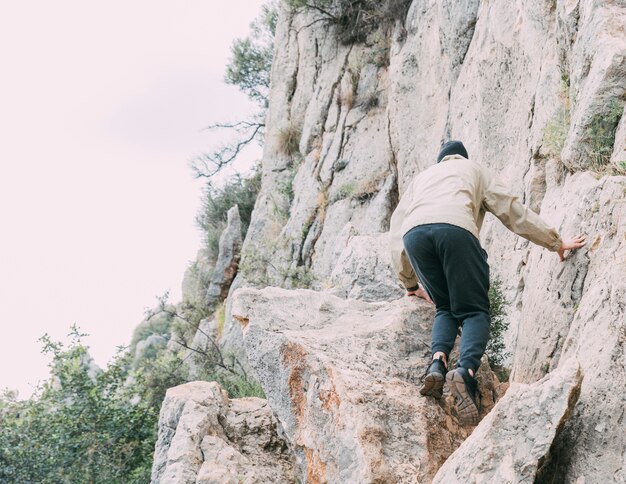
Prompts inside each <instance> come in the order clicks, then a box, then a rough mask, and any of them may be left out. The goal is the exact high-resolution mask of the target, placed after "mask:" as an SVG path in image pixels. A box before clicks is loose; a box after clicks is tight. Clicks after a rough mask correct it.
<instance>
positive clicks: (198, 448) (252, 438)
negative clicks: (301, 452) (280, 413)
mask: <svg viewBox="0 0 626 484" xmlns="http://www.w3.org/2000/svg"><path fill="white" fill-rule="evenodd" d="M279 432H280V429H279V427H278V426H277V423H276V419H275V417H274V415H273V414H272V412H271V410H270V409H269V407H268V405H267V402H266V401H265V400H263V399H261V398H254V397H250V398H240V399H233V400H229V399H228V396H227V395H226V392H224V391H223V390H222V389H221V388H220V386H219V385H218V384H217V383H215V382H210V383H209V382H192V383H186V384H184V385H180V386H178V387H174V388H170V389H169V390H168V391H167V395H166V397H165V400H164V402H163V406H162V407H161V415H160V419H159V438H158V441H157V443H156V449H155V457H154V463H153V467H152V480H151V482H153V483H155V484H156V483H163V484H165V483H167V484H183V483H190V484H191V483H198V484H201V483H204V484H214V483H224V484H239V483H246V484H250V483H262V482H276V483H290V482H295V477H294V473H293V463H292V461H291V458H290V455H289V453H288V452H287V447H286V443H285V441H284V439H283V438H282V437H281V436H280V434H279Z"/></svg>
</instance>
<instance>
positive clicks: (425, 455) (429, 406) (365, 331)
mask: <svg viewBox="0 0 626 484" xmlns="http://www.w3.org/2000/svg"><path fill="white" fill-rule="evenodd" d="M232 312H233V316H234V317H235V318H237V319H238V320H239V321H240V322H241V324H242V325H243V326H244V341H245V346H246V351H247V354H248V358H249V360H250V362H251V364H252V365H253V367H254V369H255V370H256V372H257V374H258V376H259V379H260V381H261V383H262V385H263V388H264V390H265V392H266V395H267V397H268V401H269V403H270V406H271V407H272V409H273V410H274V411H275V412H276V415H277V417H278V419H279V420H280V423H281V424H282V426H283V428H284V430H285V433H286V436H287V438H288V439H289V441H290V443H291V445H292V448H293V451H294V452H295V455H296V458H297V460H298V464H299V466H300V473H301V479H302V480H303V481H305V482H428V481H429V480H430V479H432V477H433V476H434V474H435V472H436V471H437V469H438V468H439V466H440V465H441V464H442V463H443V462H444V460H445V459H446V458H447V457H448V456H449V455H450V454H451V453H452V451H453V450H454V449H455V448H456V447H457V446H458V445H459V443H460V442H461V441H462V440H463V439H464V438H465V437H466V436H467V435H468V433H469V431H470V430H471V428H463V427H460V426H459V425H458V423H456V420H455V418H454V417H453V416H452V414H451V410H450V408H449V404H448V402H447V400H441V401H436V400H434V399H432V398H430V397H421V396H420V395H419V394H418V392H417V390H418V386H417V385H418V381H419V377H420V376H421V375H422V374H423V372H424V369H425V366H426V364H427V361H428V359H429V357H430V348H429V344H428V341H430V324H431V321H432V318H433V315H434V311H433V309H432V306H428V305H426V303H421V302H418V301H417V300H416V299H415V298H403V299H400V300H397V301H393V302H379V303H367V302H363V301H357V300H351V299H349V300H345V299H341V298H338V297H335V296H332V295H329V294H325V293H323V292H317V291H310V290H305V289H300V290H285V289H280V288H272V287H269V288H265V289H263V290H255V289H239V290H237V291H235V293H234V294H233V308H232ZM481 371H484V372H488V373H490V374H491V377H492V378H491V380H493V373H491V372H490V371H489V370H488V366H487V365H483V366H482V367H481ZM481 378H482V379H483V380H488V379H489V378H487V377H486V376H483V377H481ZM490 391H493V386H492V387H490ZM487 410H488V409H487Z"/></svg>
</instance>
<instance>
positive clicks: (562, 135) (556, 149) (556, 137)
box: [543, 79, 571, 157]
mask: <svg viewBox="0 0 626 484" xmlns="http://www.w3.org/2000/svg"><path fill="white" fill-rule="evenodd" d="M568 92H569V83H568V81H567V80H566V79H562V80H561V92H560V93H559V100H560V103H559V106H558V108H557V110H556V112H555V113H554V115H553V117H552V119H550V121H549V122H548V123H547V124H546V127H545V131H544V138H543V139H544V145H545V147H546V150H547V153H548V154H549V155H551V156H554V157H560V156H561V151H563V146H564V145H565V140H566V138H567V133H568V132H569V128H570V123H571V105H570V101H569V96H568Z"/></svg>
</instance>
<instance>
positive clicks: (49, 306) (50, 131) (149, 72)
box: [0, 0, 263, 397]
mask: <svg viewBox="0 0 626 484" xmlns="http://www.w3.org/2000/svg"><path fill="white" fill-rule="evenodd" d="M262 4H263V1H262V0H229V1H228V2H218V1H215V0H177V1H175V0H169V1H165V0H124V1H122V0H109V1H106V2H101V1H99V2H96V1H90V0H73V1H70V0H56V1H53V2H51V1H49V0H37V1H31V0H20V1H12V2H10V1H4V2H2V3H1V4H0V66H1V74H0V230H1V234H0V310H1V311H2V335H3V337H2V339H1V341H0V388H4V387H9V388H11V389H18V390H19V391H20V396H21V397H27V396H28V395H29V394H30V393H31V391H32V388H33V385H34V384H35V383H36V382H37V381H38V380H42V379H45V378H46V377H47V373H48V370H47V363H48V358H46V357H43V356H42V355H41V354H40V351H41V344H40V343H38V341H37V339H38V338H39V337H40V336H41V335H43V334H44V333H46V332H47V333H49V334H50V335H51V336H52V337H53V338H55V339H65V335H66V334H67V333H68V332H69V329H70V325H71V324H73V323H76V324H77V325H78V326H80V328H81V329H82V330H83V332H86V333H89V334H90V337H89V338H87V339H86V343H87V344H88V345H89V346H90V347H91V353H92V355H93V356H94V358H95V359H96V362H97V363H98V364H99V365H101V366H104V365H105V364H106V362H107V361H109V359H110V357H111V356H112V355H113V353H114V351H115V347H116V346H117V345H120V344H128V343H129V342H130V336H131V334H132V331H133V329H134V328H135V326H136V325H137V324H139V322H140V321H141V320H142V318H143V316H144V308H146V307H152V306H154V305H155V303H156V297H157V296H159V295H162V294H163V293H164V292H165V291H168V290H169V291H170V301H172V302H177V301H179V300H180V297H181V291H180V285H181V282H182V277H183V273H184V271H185V269H186V267H187V266H188V264H189V262H190V261H191V260H193V259H194V257H195V255H196V251H197V250H198V248H199V247H200V243H201V234H200V232H199V230H198V229H197V228H196V226H195V221H194V219H195V215H196V212H197V210H198V208H199V206H200V195H201V187H202V183H201V182H199V181H195V180H193V178H192V173H191V170H190V169H189V163H188V160H189V159H190V158H191V157H192V156H193V154H194V153H198V152H200V151H202V150H208V149H209V148H210V147H211V146H214V145H215V144H216V143H217V142H219V140H220V136H219V135H217V136H216V135H212V134H211V133H209V132H207V131H204V130H203V128H204V127H206V126H207V125H209V124H211V123H212V122H215V121H233V120H236V119H238V118H243V117H245V116H246V114H248V113H250V112H252V111H253V110H254V106H253V105H252V104H251V103H250V102H249V101H248V100H247V98H246V97H245V95H244V94H242V93H240V92H239V91H238V90H237V89H236V88H235V87H233V86H228V85H226V84H225V83H224V82H223V77H224V68H225V65H226V63H227V61H228V58H229V57H230V45H231V43H232V41H233V39H235V38H237V37H242V36H245V35H247V34H248V27H249V24H250V22H251V21H252V20H253V19H254V18H255V17H256V16H257V14H258V13H259V12H260V7H261V5H262ZM246 155H247V156H246V158H245V159H244V160H243V161H244V163H246V160H248V162H249V161H251V160H252V159H255V158H258V157H259V156H260V152H259V150H258V149H255V150H253V151H250V152H248V153H247V154H246Z"/></svg>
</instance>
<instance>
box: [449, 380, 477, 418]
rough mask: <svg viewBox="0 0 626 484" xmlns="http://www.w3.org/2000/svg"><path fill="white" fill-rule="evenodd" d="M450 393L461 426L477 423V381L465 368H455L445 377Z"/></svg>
mask: <svg viewBox="0 0 626 484" xmlns="http://www.w3.org/2000/svg"><path fill="white" fill-rule="evenodd" d="M446 381H447V382H448V387H449V388H450V392H451V393H452V395H454V398H455V400H456V411H457V414H458V415H459V421H460V423H461V424H462V425H468V424H470V425H476V424H477V423H478V413H479V408H478V397H479V395H480V394H479V392H478V381H477V380H476V378H474V377H473V376H472V375H470V373H469V371H467V370H466V369H465V368H456V369H454V370H452V371H450V372H448V374H447V375H446Z"/></svg>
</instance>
